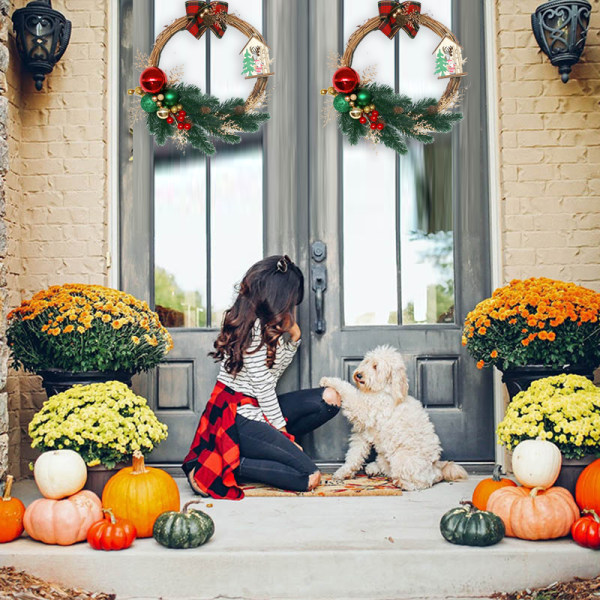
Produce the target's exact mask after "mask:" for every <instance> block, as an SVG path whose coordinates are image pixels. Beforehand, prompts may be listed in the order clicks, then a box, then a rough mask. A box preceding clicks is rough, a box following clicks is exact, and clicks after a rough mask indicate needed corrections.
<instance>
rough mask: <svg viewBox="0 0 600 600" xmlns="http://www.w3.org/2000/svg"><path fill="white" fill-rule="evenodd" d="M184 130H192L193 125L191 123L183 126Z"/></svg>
mask: <svg viewBox="0 0 600 600" xmlns="http://www.w3.org/2000/svg"><path fill="white" fill-rule="evenodd" d="M183 128H184V129H185V130H186V131H189V130H190V129H191V128H192V124H191V123H184V124H183Z"/></svg>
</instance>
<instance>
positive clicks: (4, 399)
mask: <svg viewBox="0 0 600 600" xmlns="http://www.w3.org/2000/svg"><path fill="white" fill-rule="evenodd" d="M9 8H10V2H9V1H8V0H0V20H1V21H0V479H2V476H3V475H4V472H5V470H6V469H7V467H8V448H9V422H8V394H7V392H6V379H7V375H8V348H7V346H6V319H5V316H4V315H5V314H6V306H7V289H6V253H7V235H6V233H7V231H6V223H5V215H6V212H5V197H6V176H7V173H8V171H9V160H8V98H7V97H6V92H7V83H6V72H7V70H8V62H9V61H8V56H9V52H8V22H9V19H8V12H9Z"/></svg>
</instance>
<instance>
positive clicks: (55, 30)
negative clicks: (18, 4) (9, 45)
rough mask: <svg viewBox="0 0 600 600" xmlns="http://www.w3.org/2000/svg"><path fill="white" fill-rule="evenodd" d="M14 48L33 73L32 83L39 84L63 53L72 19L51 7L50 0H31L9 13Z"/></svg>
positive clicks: (25, 65)
mask: <svg viewBox="0 0 600 600" xmlns="http://www.w3.org/2000/svg"><path fill="white" fill-rule="evenodd" d="M12 20H13V25H14V28H15V35H16V38H17V50H18V51H19V56H20V57H21V60H22V61H23V65H24V67H25V68H26V69H27V70H28V71H30V72H31V73H32V74H33V79H34V81H35V87H36V89H38V90H41V89H42V84H43V82H44V79H45V77H46V75H48V74H49V73H50V72H51V71H52V69H54V65H55V64H56V63H57V62H58V61H59V60H60V58H61V57H62V55H63V54H64V53H65V50H66V49H67V46H68V45H69V40H70V39H71V21H67V19H66V18H65V17H64V15H63V14H61V13H60V12H58V11H57V10H54V9H53V8H52V2H51V1H50V0H33V2H30V3H29V4H28V5H27V6H26V7H25V8H20V9H18V10H15V12H14V13H13V16H12Z"/></svg>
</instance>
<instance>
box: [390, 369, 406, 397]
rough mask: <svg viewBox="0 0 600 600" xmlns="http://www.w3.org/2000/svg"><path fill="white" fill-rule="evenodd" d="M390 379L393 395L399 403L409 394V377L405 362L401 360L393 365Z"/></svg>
mask: <svg viewBox="0 0 600 600" xmlns="http://www.w3.org/2000/svg"><path fill="white" fill-rule="evenodd" d="M390 380H391V381H390V384H391V386H390V387H391V392H392V395H393V396H394V399H395V400H396V402H397V403H398V404H399V403H400V402H402V401H403V400H404V399H405V398H406V396H408V378H407V377H406V367H405V366H404V363H402V362H400V363H399V364H395V365H393V366H392V373H391V376H390Z"/></svg>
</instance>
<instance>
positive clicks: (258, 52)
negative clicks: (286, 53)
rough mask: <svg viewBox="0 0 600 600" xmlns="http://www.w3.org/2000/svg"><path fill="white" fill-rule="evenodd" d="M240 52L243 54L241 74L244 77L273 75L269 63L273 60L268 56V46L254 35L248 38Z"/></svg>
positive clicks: (252, 77)
mask: <svg viewBox="0 0 600 600" xmlns="http://www.w3.org/2000/svg"><path fill="white" fill-rule="evenodd" d="M240 54H242V55H243V61H244V62H243V67H242V75H245V76H246V79H254V78H256V77H269V76H270V75H274V73H273V72H272V71H271V63H272V62H273V61H272V60H271V58H270V57H269V46H267V44H265V43H264V42H263V41H262V40H259V39H258V38H257V37H256V36H253V37H251V38H250V39H249V40H248V43H247V44H246V45H245V46H244V47H243V48H242V51H241V52H240Z"/></svg>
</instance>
